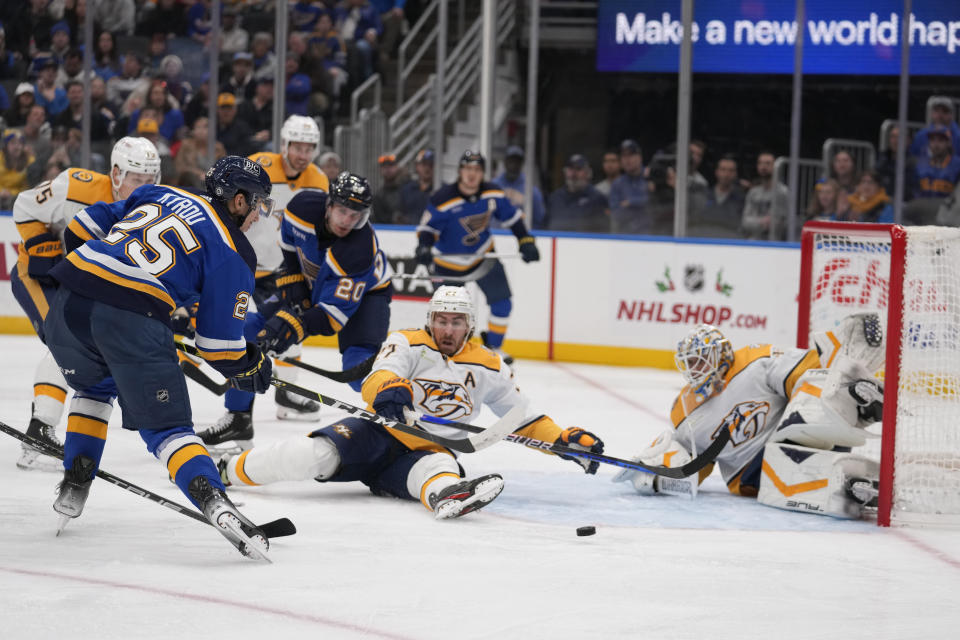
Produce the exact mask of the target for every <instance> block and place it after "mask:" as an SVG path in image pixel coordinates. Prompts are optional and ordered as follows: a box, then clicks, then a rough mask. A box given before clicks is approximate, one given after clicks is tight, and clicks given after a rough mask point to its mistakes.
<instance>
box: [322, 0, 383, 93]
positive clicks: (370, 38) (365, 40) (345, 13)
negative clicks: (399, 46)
mask: <svg viewBox="0 0 960 640" xmlns="http://www.w3.org/2000/svg"><path fill="white" fill-rule="evenodd" d="M333 23H334V26H335V28H336V29H337V31H339V32H340V35H341V36H343V39H344V41H346V43H347V58H348V63H349V65H350V68H349V73H350V78H351V79H352V80H354V81H355V82H356V83H358V84H359V83H361V82H363V81H364V80H366V79H367V78H369V77H370V76H371V75H373V62H374V53H375V52H376V50H377V47H378V44H377V43H378V40H379V39H380V34H381V33H383V24H382V23H381V22H380V14H379V13H378V12H377V8H376V7H374V6H373V5H372V4H370V2H369V1H368V0H346V2H345V3H344V4H342V5H339V6H337V8H336V9H335V10H334V16H333Z"/></svg>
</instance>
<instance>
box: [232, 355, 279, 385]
mask: <svg viewBox="0 0 960 640" xmlns="http://www.w3.org/2000/svg"><path fill="white" fill-rule="evenodd" d="M247 357H248V358H249V359H250V362H252V363H253V366H252V367H250V368H249V369H247V370H246V371H244V372H243V373H238V374H237V375H235V376H233V377H232V378H230V386H231V387H233V388H234V389H239V390H240V391H249V392H250V393H263V392H264V391H266V390H267V389H269V388H270V379H271V377H272V375H273V364H272V363H271V361H270V358H267V357H266V356H264V355H263V351H261V350H260V349H258V348H257V345H255V344H253V343H252V342H248V343H247Z"/></svg>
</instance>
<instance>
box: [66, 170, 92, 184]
mask: <svg viewBox="0 0 960 640" xmlns="http://www.w3.org/2000/svg"><path fill="white" fill-rule="evenodd" d="M70 177H71V178H73V179H74V180H79V181H80V182H93V175H91V174H89V173H87V172H86V171H74V172H73V173H71V174H70Z"/></svg>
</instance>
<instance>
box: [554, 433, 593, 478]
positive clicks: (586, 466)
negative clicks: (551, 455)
mask: <svg viewBox="0 0 960 640" xmlns="http://www.w3.org/2000/svg"><path fill="white" fill-rule="evenodd" d="M554 444H559V445H562V446H565V447H570V448H571V449H580V450H581V451H590V452H593V453H603V440H601V439H600V438H598V437H597V436H595V435H594V434H592V433H590V432H589V431H584V430H583V429H581V428H580V427H567V428H566V429H564V430H563V431H562V432H561V433H560V437H559V438H557V440H556V442H554ZM557 455H558V456H560V457H561V458H563V459H564V460H572V461H573V462H576V463H577V464H579V465H580V466H581V467H583V471H584V473H591V474H593V473H596V472H597V467H599V466H600V463H599V462H597V461H596V460H587V459H586V458H578V457H575V456H567V455H564V454H562V453H558V454H557Z"/></svg>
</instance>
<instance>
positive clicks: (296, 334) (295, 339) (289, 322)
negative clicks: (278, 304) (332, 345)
mask: <svg viewBox="0 0 960 640" xmlns="http://www.w3.org/2000/svg"><path fill="white" fill-rule="evenodd" d="M306 337H307V334H306V331H305V330H304V328H303V322H302V321H301V319H300V318H299V317H298V316H297V314H296V313H295V312H294V311H293V310H287V309H281V310H280V311H277V315H275V316H273V317H272V318H270V319H269V320H267V324H265V325H264V326H263V329H261V330H260V333H258V334H257V345H258V346H259V347H260V348H261V349H263V350H264V351H266V352H267V353H269V354H270V355H272V356H278V355H280V354H281V353H283V352H284V351H286V350H287V349H289V348H290V347H292V346H293V345H295V344H300V343H301V342H303V339H304V338H306Z"/></svg>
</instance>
